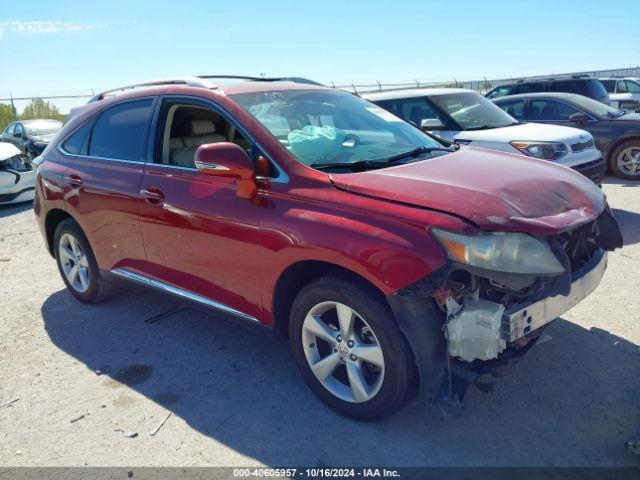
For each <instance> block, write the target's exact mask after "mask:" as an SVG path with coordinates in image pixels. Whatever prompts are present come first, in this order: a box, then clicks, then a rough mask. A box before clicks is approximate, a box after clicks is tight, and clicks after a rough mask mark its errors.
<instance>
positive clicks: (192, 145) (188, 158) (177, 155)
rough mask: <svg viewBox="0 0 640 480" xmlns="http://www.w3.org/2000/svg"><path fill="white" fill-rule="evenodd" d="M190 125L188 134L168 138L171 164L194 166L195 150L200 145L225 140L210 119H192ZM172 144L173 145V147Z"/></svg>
mask: <svg viewBox="0 0 640 480" xmlns="http://www.w3.org/2000/svg"><path fill="white" fill-rule="evenodd" d="M190 127H191V135H190V136H188V137H182V138H177V137H175V138H171V139H169V151H170V158H171V164H172V165H177V166H179V167H191V168H194V167H195V162H194V158H195V156H196V150H197V149H198V147H199V146H200V145H206V144H207V143H217V142H226V141H227V139H226V138H225V136H224V135H220V134H219V133H216V126H215V124H214V123H213V122H212V121H211V120H207V119H202V120H192V121H191V122H190ZM178 142H179V143H178ZM173 145H175V148H174V147H173Z"/></svg>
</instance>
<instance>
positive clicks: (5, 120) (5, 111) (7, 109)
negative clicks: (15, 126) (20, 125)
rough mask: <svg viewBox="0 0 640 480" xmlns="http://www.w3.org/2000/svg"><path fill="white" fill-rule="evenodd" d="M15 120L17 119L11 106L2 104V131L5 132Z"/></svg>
mask: <svg viewBox="0 0 640 480" xmlns="http://www.w3.org/2000/svg"><path fill="white" fill-rule="evenodd" d="M14 120H15V117H14V116H13V108H11V105H6V104H4V103H0V131H2V130H4V129H5V128H6V127H7V125H9V124H10V123H11V122H13V121H14Z"/></svg>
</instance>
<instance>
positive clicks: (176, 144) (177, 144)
mask: <svg viewBox="0 0 640 480" xmlns="http://www.w3.org/2000/svg"><path fill="white" fill-rule="evenodd" d="M182 147H184V143H183V142H182V140H181V139H180V138H177V137H173V138H170V139H169V148H170V149H172V150H173V149H175V148H182Z"/></svg>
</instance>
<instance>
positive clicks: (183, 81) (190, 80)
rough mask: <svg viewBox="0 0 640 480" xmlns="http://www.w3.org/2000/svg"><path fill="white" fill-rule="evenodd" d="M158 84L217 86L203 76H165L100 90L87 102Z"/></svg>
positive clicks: (210, 87)
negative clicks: (160, 78)
mask: <svg viewBox="0 0 640 480" xmlns="http://www.w3.org/2000/svg"><path fill="white" fill-rule="evenodd" d="M160 85H187V86H190V87H201V88H208V89H214V88H217V87H216V86H215V85H212V84H210V83H209V82H206V81H204V79H203V78H198V77H176V78H165V79H162V80H150V81H147V82H140V83H134V84H131V85H125V86H124V87H118V88H112V89H111V90H105V91H104V92H100V93H99V94H97V95H96V96H94V97H93V98H92V99H91V100H89V103H92V102H98V101H100V100H102V99H104V97H105V95H107V94H109V93H113V92H120V91H124V90H133V89H135V88H142V87H155V86H160Z"/></svg>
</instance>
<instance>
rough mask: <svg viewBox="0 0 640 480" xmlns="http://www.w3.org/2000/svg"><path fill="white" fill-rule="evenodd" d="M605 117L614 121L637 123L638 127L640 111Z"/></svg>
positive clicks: (639, 124)
mask: <svg viewBox="0 0 640 480" xmlns="http://www.w3.org/2000/svg"><path fill="white" fill-rule="evenodd" d="M606 119H607V120H611V121H614V122H629V123H630V124H632V125H637V126H639V127H640V113H632V112H630V113H626V114H624V115H622V116H621V117H613V118H606Z"/></svg>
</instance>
